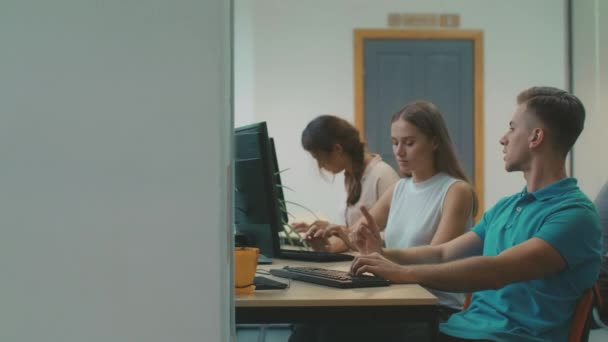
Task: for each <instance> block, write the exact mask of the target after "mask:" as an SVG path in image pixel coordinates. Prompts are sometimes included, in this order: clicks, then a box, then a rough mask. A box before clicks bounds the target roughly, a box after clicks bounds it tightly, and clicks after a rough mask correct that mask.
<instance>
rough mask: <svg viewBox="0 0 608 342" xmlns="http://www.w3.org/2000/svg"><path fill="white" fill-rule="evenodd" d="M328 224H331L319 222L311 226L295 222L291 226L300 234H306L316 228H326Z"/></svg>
mask: <svg viewBox="0 0 608 342" xmlns="http://www.w3.org/2000/svg"><path fill="white" fill-rule="evenodd" d="M328 224H329V222H327V221H323V220H317V221H314V222H313V223H311V224H308V223H306V222H294V223H292V224H291V228H293V230H295V231H296V232H298V233H306V232H308V230H309V229H310V228H312V227H315V226H319V227H324V226H327V225H328Z"/></svg>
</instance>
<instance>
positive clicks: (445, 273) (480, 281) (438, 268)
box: [403, 256, 517, 292]
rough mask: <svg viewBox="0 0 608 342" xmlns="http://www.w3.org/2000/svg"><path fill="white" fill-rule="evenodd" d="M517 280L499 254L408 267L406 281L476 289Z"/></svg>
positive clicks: (448, 288) (454, 289) (457, 289)
mask: <svg viewBox="0 0 608 342" xmlns="http://www.w3.org/2000/svg"><path fill="white" fill-rule="evenodd" d="M514 279H517V276H516V275H515V274H513V270H508V269H505V267H503V266H501V265H499V264H498V263H497V260H496V257H487V256H485V257H483V256H476V257H470V258H466V259H462V260H456V261H451V262H447V263H441V264H434V265H412V266H410V267H408V266H405V270H404V272H403V282H404V283H418V284H421V285H424V286H427V287H430V288H434V289H438V290H443V291H451V292H473V291H478V290H486V289H497V288H501V287H503V286H504V285H505V284H507V283H509V282H511V280H514Z"/></svg>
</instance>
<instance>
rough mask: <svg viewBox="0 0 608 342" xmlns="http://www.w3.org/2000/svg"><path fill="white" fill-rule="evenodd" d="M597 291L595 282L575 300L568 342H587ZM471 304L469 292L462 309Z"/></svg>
mask: <svg viewBox="0 0 608 342" xmlns="http://www.w3.org/2000/svg"><path fill="white" fill-rule="evenodd" d="M595 291H598V288H597V284H596V285H594V286H593V287H592V288H589V289H587V290H585V292H583V295H582V296H581V297H580V298H579V299H578V301H577V302H576V307H575V308H574V314H573V317H572V323H571V326H570V333H569V334H568V342H587V341H588V340H589V328H590V327H589V323H590V321H589V314H590V313H591V310H592V309H593V299H594V298H595V297H596V295H595ZM470 304H471V294H470V293H467V296H466V297H465V300H464V304H463V306H462V310H466V309H467V308H468V307H469V305H470Z"/></svg>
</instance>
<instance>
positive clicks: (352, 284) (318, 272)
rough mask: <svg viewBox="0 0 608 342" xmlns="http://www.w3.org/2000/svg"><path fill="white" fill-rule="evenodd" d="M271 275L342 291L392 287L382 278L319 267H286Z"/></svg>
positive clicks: (272, 272)
mask: <svg viewBox="0 0 608 342" xmlns="http://www.w3.org/2000/svg"><path fill="white" fill-rule="evenodd" d="M270 274H272V275H273V276H277V277H282V278H289V279H294V280H301V281H305V282H308V283H314V284H319V285H325V286H330V287H337V288H341V289H350V288H358V287H377V286H388V285H390V283H389V281H388V280H386V279H383V278H380V277H375V276H369V275H360V276H351V275H350V274H349V273H348V272H344V271H336V270H328V269H326V268H318V267H291V266H285V267H283V268H277V269H272V270H270Z"/></svg>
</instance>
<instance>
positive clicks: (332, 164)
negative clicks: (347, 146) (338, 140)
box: [311, 145, 346, 174]
mask: <svg viewBox="0 0 608 342" xmlns="http://www.w3.org/2000/svg"><path fill="white" fill-rule="evenodd" d="M311 155H312V156H313V158H315V160H316V161H317V165H319V168H321V169H324V170H327V171H329V172H331V173H333V174H337V173H340V172H342V171H344V169H345V168H346V161H345V156H344V153H343V152H342V146H340V145H334V148H333V149H332V150H331V151H329V152H327V151H318V152H311Z"/></svg>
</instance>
